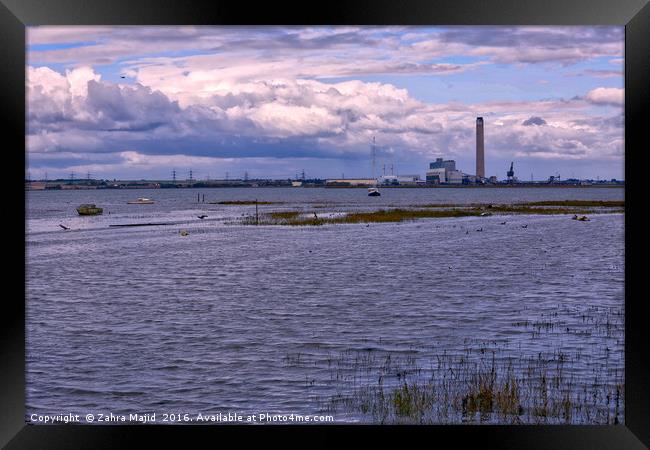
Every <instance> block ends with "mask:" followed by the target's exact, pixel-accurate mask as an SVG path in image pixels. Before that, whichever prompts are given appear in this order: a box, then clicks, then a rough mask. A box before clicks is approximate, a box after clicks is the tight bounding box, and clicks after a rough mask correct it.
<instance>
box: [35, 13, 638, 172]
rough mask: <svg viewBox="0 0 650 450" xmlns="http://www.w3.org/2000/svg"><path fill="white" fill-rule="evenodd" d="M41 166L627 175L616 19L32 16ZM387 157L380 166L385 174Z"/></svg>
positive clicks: (38, 161) (46, 168) (620, 43)
mask: <svg viewBox="0 0 650 450" xmlns="http://www.w3.org/2000/svg"><path fill="white" fill-rule="evenodd" d="M26 52H27V66H26V95H27V117H26V120H27V136H26V148H27V152H26V165H27V172H28V174H29V176H31V178H32V179H42V178H45V177H47V178H48V179H55V178H69V177H70V173H74V174H75V178H85V177H86V176H87V175H88V174H90V176H91V177H92V178H102V179H113V178H117V179H171V177H172V170H175V171H176V174H177V179H186V178H188V177H189V171H190V170H192V174H193V178H194V179H197V180H201V179H223V178H226V176H228V177H229V178H230V179H235V178H243V177H244V174H245V173H247V174H248V177H249V178H273V179H280V178H284V179H286V178H295V177H296V176H297V174H300V173H301V172H302V171H303V170H304V171H305V176H306V177H307V178H339V177H346V178H352V177H369V176H370V175H371V167H372V166H371V148H372V140H373V137H374V138H375V141H376V155H377V156H376V158H377V165H376V167H377V169H376V173H375V174H376V175H380V174H382V173H386V174H390V173H394V174H401V175H406V174H418V175H420V176H421V177H424V174H425V172H426V170H427V168H428V164H429V162H431V161H433V160H435V159H436V158H445V159H454V160H456V166H457V168H458V169H459V170H462V171H463V172H465V173H468V174H474V172H475V164H476V163H475V152H476V131H475V126H476V117H479V116H480V117H483V118H484V124H485V125H484V126H485V166H486V176H492V175H494V176H497V177H498V178H499V179H505V178H506V171H507V170H508V169H509V168H510V163H511V162H514V170H515V176H517V177H518V178H519V179H522V180H530V179H531V178H534V179H535V180H542V179H547V178H548V177H549V176H551V175H560V176H561V178H562V179H566V178H582V179H587V178H590V179H596V178H600V179H611V178H616V179H623V178H624V148H625V147H624V108H623V106H624V105H623V100H624V73H623V68H624V64H623V61H624V28H623V27H620V26H613V27H612V26H597V27H584V26H573V27H559V26H549V27H540V26H524V27H504V26H499V27H492V26H452V27H420V26H418V27H404V26H400V27H394V26H393V27H367V26H363V27H348V26H334V27H332V26H330V27H270V26H265V27H244V26H228V27H224V26H198V27H194V26H192V27H190V26H171V27H167V26H164V27H163V26H119V27H106V26H99V27H98V26H93V27H87V26H34V27H28V28H27V48H26ZM384 167H385V169H384Z"/></svg>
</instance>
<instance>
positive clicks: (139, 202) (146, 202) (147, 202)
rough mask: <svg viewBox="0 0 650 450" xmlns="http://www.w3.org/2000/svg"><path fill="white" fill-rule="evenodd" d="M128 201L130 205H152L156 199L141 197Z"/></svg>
mask: <svg viewBox="0 0 650 450" xmlns="http://www.w3.org/2000/svg"><path fill="white" fill-rule="evenodd" d="M126 203H127V204H129V205H152V204H153V203H154V201H153V200H151V199H150V198H144V197H140V198H139V199H137V200H131V201H130V202H126Z"/></svg>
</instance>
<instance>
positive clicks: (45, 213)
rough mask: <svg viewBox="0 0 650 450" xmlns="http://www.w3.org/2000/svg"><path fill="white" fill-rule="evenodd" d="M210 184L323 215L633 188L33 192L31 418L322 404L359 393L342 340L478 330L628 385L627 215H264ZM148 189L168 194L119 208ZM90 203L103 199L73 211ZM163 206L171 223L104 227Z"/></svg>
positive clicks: (586, 379)
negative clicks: (583, 218)
mask: <svg viewBox="0 0 650 450" xmlns="http://www.w3.org/2000/svg"><path fill="white" fill-rule="evenodd" d="M197 194H200V195H203V194H205V200H206V202H208V201H215V202H216V201H224V200H254V199H257V200H259V201H270V202H283V203H282V204H271V205H260V206H259V211H260V212H264V211H269V210H282V209H302V210H305V211H313V210H317V211H319V212H322V213H327V212H338V211H345V210H351V209H355V210H358V209H363V208H375V207H378V206H382V207H389V206H405V205H414V204H425V203H440V202H445V203H475V202H481V203H512V202H521V201H539V200H568V199H581V200H595V199H598V200H622V199H623V190H622V189H617V188H612V189H604V188H580V189H560V188H552V189H547V188H532V189H383V190H382V196H381V197H379V198H372V197H367V195H366V193H365V190H362V189H317V188H314V189H311V188H295V189H289V188H287V189H283V188H254V189H250V188H249V189H235V188H232V189H227V188H222V189H201V190H198V189H197V190H191V189H189V190H188V189H177V190H151V191H144V190H96V191H46V192H38V191H32V192H28V193H27V221H26V230H27V235H26V240H27V248H26V253H27V271H26V275H27V286H26V287H27V299H26V313H27V399H26V402H27V416H28V417H29V416H30V415H31V414H32V413H37V414H65V413H69V412H73V413H76V414H83V415H85V414H87V413H99V412H102V413H105V414H106V413H109V412H111V413H114V414H127V415H128V414H130V413H140V414H144V413H153V412H155V413H157V414H158V416H159V417H160V415H161V414H163V413H189V414H190V416H194V415H196V414H198V413H199V412H200V413H203V414H206V413H209V414H216V413H219V412H221V413H227V412H229V411H231V412H237V413H241V414H244V415H246V414H259V413H262V412H266V413H286V414H290V413H295V414H303V415H306V414H317V413H324V412H326V411H327V410H328V408H327V405H328V399H331V398H332V397H333V396H335V395H338V394H342V393H343V394H345V393H346V392H347V393H349V392H351V389H352V387H351V386H350V384H349V382H347V381H345V380H341V379H339V380H337V379H336V377H335V376H334V375H335V373H334V372H333V369H332V359H333V358H337V357H340V355H342V354H345V352H348V353H349V352H360V353H363V352H375V353H377V354H382V355H384V354H391V355H396V356H399V355H412V357H413V358H414V359H415V360H416V361H417V362H418V364H419V365H420V366H422V367H426V366H427V365H430V362H431V361H432V360H433V359H434V358H435V355H439V354H441V352H446V353H447V354H462V353H463V352H466V351H467V348H478V346H480V345H491V346H492V347H495V348H497V347H498V348H499V352H498V354H497V355H498V358H502V359H507V358H517V359H520V360H523V359H525V358H528V357H530V358H532V357H537V356H538V355H540V354H557V353H558V352H560V353H562V354H564V355H568V359H569V361H570V362H569V364H568V365H567V366H566V370H567V371H568V372H569V373H570V374H571V377H572V379H573V380H574V381H575V383H576V384H575V389H576V391H579V390H580V389H582V388H583V387H584V386H588V385H592V384H594V379H595V378H597V379H598V384H601V383H602V384H604V385H607V386H614V385H616V384H619V383H622V379H623V342H624V337H623V318H622V311H623V306H624V296H623V292H624V290H623V289H624V217H623V215H622V214H603V215H593V216H590V218H591V221H590V222H578V221H574V220H570V219H569V217H568V216H567V215H558V216H530V215H527V216H510V217H507V218H504V217H502V216H491V217H463V218H442V219H421V220H417V221H413V222H403V223H394V224H393V223H386V224H376V223H373V224H370V225H369V226H367V225H366V224H350V225H325V226H321V227H287V226H284V227H283V226H260V227H254V226H244V225H237V224H236V223H235V224H233V223H232V222H233V221H235V220H236V219H238V218H241V217H242V214H244V215H247V214H254V213H255V206H254V205H236V206H230V205H218V204H208V203H200V204H197V203H196V202H197ZM136 197H149V198H152V199H154V200H156V203H155V204H154V205H127V204H126V202H127V201H128V200H133V199H134V198H136ZM81 203H96V204H97V205H98V206H101V207H103V208H104V214H103V215H102V216H95V217H80V216H78V215H77V213H76V211H75V209H74V208H75V207H76V206H78V205H79V204H81ZM315 208H316V209H315ZM200 214H206V215H207V216H208V217H207V218H206V219H204V220H201V219H198V218H197V216H198V215H200ZM503 221H506V224H505V225H502V224H501V223H502V222H503ZM151 222H164V223H168V224H169V225H164V226H145V227H133V228H130V227H125V228H116V227H110V226H109V225H115V224H129V223H151ZM59 224H64V225H65V226H67V227H69V228H70V230H69V231H64V230H62V229H61V228H60V227H59ZM523 225H527V227H526V228H523ZM480 228H482V230H483V231H482V232H478V231H476V230H478V229H480ZM180 230H187V231H188V232H189V235H188V236H180V235H179V231H180ZM605 320H607V324H605ZM610 322H611V323H610ZM549 324H551V325H549ZM328 414H329V412H328ZM332 415H333V416H334V419H335V421H343V422H355V421H371V420H372V418H370V417H369V416H368V415H367V414H363V413H360V412H358V411H349V410H348V411H345V410H337V411H335V412H333V413H332ZM603 420H604V419H602V417H601V418H599V419H597V420H593V419H591V422H594V421H595V422H599V421H603Z"/></svg>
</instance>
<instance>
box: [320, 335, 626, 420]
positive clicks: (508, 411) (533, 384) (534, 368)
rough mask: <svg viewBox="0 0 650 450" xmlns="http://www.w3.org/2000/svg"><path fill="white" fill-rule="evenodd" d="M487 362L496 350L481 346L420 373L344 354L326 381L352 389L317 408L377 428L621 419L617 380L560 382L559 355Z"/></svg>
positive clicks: (404, 363)
mask: <svg viewBox="0 0 650 450" xmlns="http://www.w3.org/2000/svg"><path fill="white" fill-rule="evenodd" d="M477 350H478V351H477ZM495 355H496V350H495V349H489V348H487V347H482V348H479V349H474V351H472V350H471V349H466V352H465V355H449V354H442V355H438V356H437V357H436V359H435V360H433V361H432V362H431V364H430V369H429V371H425V370H423V369H422V368H420V367H419V366H418V365H417V364H416V363H415V362H414V361H412V360H411V361H408V360H406V359H403V358H400V357H394V356H393V357H391V355H390V354H388V355H387V356H385V355H381V356H380V355H379V354H376V355H374V356H373V355H365V356H360V355H355V354H354V353H351V352H346V353H343V354H341V357H340V359H339V360H338V361H333V362H330V370H332V371H334V372H335V373H333V374H332V376H331V378H332V379H333V380H334V379H335V380H336V381H337V382H340V381H351V382H352V390H351V392H349V391H348V392H345V393H344V392H341V393H339V394H336V395H333V396H331V397H330V398H329V399H328V400H327V401H326V403H325V404H324V406H323V408H324V409H325V410H328V411H330V412H338V411H341V410H343V411H348V412H356V413H361V414H362V415H364V416H366V417H368V418H369V419H371V420H372V421H373V422H375V423H381V424H387V423H395V424H439V423H492V424H495V423H502V424H522V423H526V424H578V423H579V424H590V423H591V424H605V423H606V424H618V423H621V421H622V420H623V417H622V414H623V409H622V403H623V398H624V385H623V378H622V373H620V374H619V375H618V376H616V377H615V378H616V382H615V383H614V384H611V383H610V384H608V383H605V382H604V380H601V379H598V376H596V379H594V381H593V384H591V383H588V384H587V383H581V382H579V381H578V380H577V379H576V378H574V376H573V375H568V373H569V372H570V371H568V370H567V367H566V363H567V357H566V355H565V354H563V353H555V354H553V355H542V354H540V355H539V357H530V358H523V359H512V358H507V359H503V358H496V357H495ZM477 356H478V358H477ZM425 373H430V376H429V377H427V376H426V375H425ZM372 380H375V381H372Z"/></svg>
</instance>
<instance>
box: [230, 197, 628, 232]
mask: <svg viewBox="0 0 650 450" xmlns="http://www.w3.org/2000/svg"><path fill="white" fill-rule="evenodd" d="M567 202H569V201H567ZM538 203H545V202H538ZM546 203H549V205H550V203H552V202H546ZM560 203H563V202H556V203H554V206H552V207H551V206H549V205H544V206H532V204H514V205H492V204H489V205H488V204H485V205H472V206H467V205H465V206H464V207H459V206H458V205H448V204H426V205H419V207H418V208H408V209H405V208H392V209H379V210H375V211H352V212H348V213H346V214H344V215H342V216H337V217H319V216H318V213H317V212H316V211H312V212H301V211H275V212H269V213H264V214H262V215H261V216H260V217H259V218H256V219H255V220H251V218H250V217H249V216H247V217H244V218H243V219H241V223H243V224H245V225H294V226H310V225H311V226H313V225H325V224H354V223H381V222H403V221H409V220H417V219H426V218H443V217H468V216H481V215H485V214H489V215H511V214H543V215H551V214H552V215H563V214H582V215H584V214H598V213H602V212H623V210H622V209H620V207H619V206H620V205H619V204H620V202H587V201H580V202H579V201H574V203H576V205H577V204H584V206H566V207H563V206H555V205H556V204H560ZM253 204H254V203H253ZM587 205H594V206H597V207H598V208H599V209H594V208H593V207H588V206H587ZM603 208H604V209H603Z"/></svg>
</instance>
